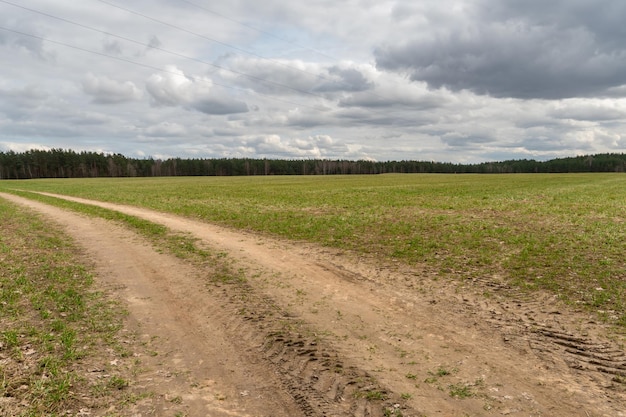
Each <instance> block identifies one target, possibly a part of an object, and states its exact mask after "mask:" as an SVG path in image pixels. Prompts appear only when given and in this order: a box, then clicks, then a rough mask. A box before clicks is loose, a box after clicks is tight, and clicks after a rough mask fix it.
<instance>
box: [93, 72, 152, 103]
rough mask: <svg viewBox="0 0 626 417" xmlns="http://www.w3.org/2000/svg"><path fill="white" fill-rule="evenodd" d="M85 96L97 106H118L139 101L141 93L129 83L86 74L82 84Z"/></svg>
mask: <svg viewBox="0 0 626 417" xmlns="http://www.w3.org/2000/svg"><path fill="white" fill-rule="evenodd" d="M82 87H83V91H84V92H85V94H88V95H90V96H92V100H93V102H94V103H97V104H119V103H124V102H129V101H136V100H139V99H141V97H142V92H141V90H139V89H138V88H137V87H136V86H135V84H134V83H132V82H130V81H124V82H120V81H115V80H112V79H110V78H108V77H106V76H99V77H98V76H96V75H94V74H92V73H88V74H87V75H86V76H85V78H84V79H83V82H82Z"/></svg>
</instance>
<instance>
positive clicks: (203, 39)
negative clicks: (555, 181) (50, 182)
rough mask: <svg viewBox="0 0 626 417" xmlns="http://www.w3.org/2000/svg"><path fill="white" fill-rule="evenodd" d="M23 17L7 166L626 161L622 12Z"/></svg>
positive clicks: (371, 5) (394, 6) (343, 5)
mask: <svg viewBox="0 0 626 417" xmlns="http://www.w3.org/2000/svg"><path fill="white" fill-rule="evenodd" d="M27 3H28V4H26V3H24V4H23V6H22V3H19V4H18V3H15V5H11V4H8V3H0V60H2V62H3V71H2V73H0V97H1V98H2V100H0V147H2V148H3V149H15V150H19V149H23V148H24V147H25V146H26V147H48V148H56V147H60V148H74V149H81V150H82V149H86V150H89V149H93V150H99V149H105V150H107V151H111V152H119V153H124V154H128V155H129V156H141V155H161V156H165V157H167V156H180V157H186V156H193V157H223V156H246V157H270V158H271V157H281V158H348V159H360V158H364V159H377V160H387V159H427V160H441V161H458V162H479V161H485V160H493V159H512V158H538V159H547V158H554V157H561V156H571V155H576V154H579V153H595V152H622V151H624V145H625V143H626V137H625V136H626V135H625V134H624V132H626V102H625V101H624V100H625V97H626V70H625V68H626V47H625V46H624V42H623V40H624V39H625V38H626V29H625V28H626V26H625V25H623V23H622V22H621V20H622V17H623V16H624V14H625V13H626V3H624V2H621V1H618V0H594V1H591V0H576V1H567V0H556V1H553V2H548V3H546V2H545V1H539V0H512V1H506V2H493V1H488V0H423V1H420V2H415V1H410V0H377V1H374V0H355V1H351V2H335V3H333V4H332V13H330V12H329V10H330V9H329V7H330V6H329V3H328V2H307V3H302V2H284V1H279V0H266V1H264V2H262V3H259V2H256V1H252V0H242V1H237V2H221V3H215V4H211V5H207V6H202V7H205V8H206V9H209V10H206V9H203V8H202V7H195V6H193V5H192V4H191V3H185V2H182V3H181V2H173V1H170V0H155V1H150V2H148V1H137V2H132V4H131V3H129V4H128V5H124V7H123V8H119V7H115V6H112V5H111V4H107V3H104V2H93V3H89V4H87V3H76V2H70V1H69V0H58V1H55V2H50V1H45V0H28V2H27ZM129 10H132V11H134V12H136V13H132V12H129ZM211 11H213V12H215V13H212V12H211ZM37 12H40V13H37ZM221 16H226V17H228V18H224V17H221ZM55 17H57V18H55Z"/></svg>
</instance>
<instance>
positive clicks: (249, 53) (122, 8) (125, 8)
mask: <svg viewBox="0 0 626 417" xmlns="http://www.w3.org/2000/svg"><path fill="white" fill-rule="evenodd" d="M95 1H98V2H100V3H103V4H107V5H109V6H111V7H114V8H116V9H119V10H123V11H125V12H128V13H131V14H134V15H136V16H140V17H143V18H144V19H147V20H151V21H153V22H156V23H159V24H161V25H164V26H167V27H170V28H172V29H176V30H179V31H181V32H184V33H187V34H189V35H193V36H197V37H199V38H201V39H204V40H207V41H209V42H213V43H216V44H218V45H221V46H224V47H226V48H229V49H233V50H235V51H237V52H241V53H244V54H246V55H250V56H254V57H255V58H259V59H262V60H265V61H268V62H271V63H273V64H276V65H280V66H282V67H286V68H290V69H292V70H295V71H298V72H302V73H305V74H309V75H312V76H314V77H318V78H320V77H323V76H320V74H315V73H313V72H309V71H306V70H303V69H302V68H298V67H294V66H292V65H288V64H285V63H284V62H281V61H278V60H276V59H272V58H267V57H264V56H263V55H259V54H257V53H255V52H252V51H248V50H246V49H243V48H240V47H238V46H235V45H231V44H229V43H226V42H222V41H220V40H217V39H214V38H211V37H209V36H206V35H203V34H201V33H196V32H194V31H191V30H189V29H185V28H183V27H180V26H177V25H174V24H171V23H168V22H165V21H163V20H160V19H157V18H154V17H152V16H148V15H146V14H144V13H141V12H138V11H135V10H132V9H129V8H127V7H123V6H120V5H117V4H115V3H112V2H110V1H107V0H95Z"/></svg>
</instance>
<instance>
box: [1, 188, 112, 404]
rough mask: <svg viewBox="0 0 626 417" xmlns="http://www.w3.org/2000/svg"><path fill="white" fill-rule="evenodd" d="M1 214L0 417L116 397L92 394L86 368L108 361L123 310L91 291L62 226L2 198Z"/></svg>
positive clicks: (89, 279) (102, 365) (108, 401)
mask: <svg viewBox="0 0 626 417" xmlns="http://www.w3.org/2000/svg"><path fill="white" fill-rule="evenodd" d="M0 213H1V216H0V329H2V330H1V331H0V397H1V398H2V403H1V404H2V407H1V408H2V412H3V413H6V414H3V415H13V416H33V415H48V416H57V415H65V414H67V413H72V415H73V414H75V413H78V411H79V409H80V408H91V407H97V406H98V404H100V405H102V404H104V403H103V402H105V403H106V404H108V405H110V404H113V403H115V401H116V398H115V396H112V395H110V393H108V392H103V393H102V394H103V395H102V396H101V398H99V399H96V398H94V397H93V396H91V395H90V393H91V392H92V390H93V388H94V386H95V384H94V383H93V381H92V380H91V379H90V378H89V376H88V375H87V374H88V373H89V372H88V371H87V367H89V366H93V367H97V368H99V369H104V368H106V367H107V366H106V364H105V363H103V361H105V359H103V358H110V357H111V355H114V353H113V352H115V350H116V348H117V345H118V339H117V332H118V330H119V328H120V327H119V325H118V324H115V323H120V322H121V319H122V317H123V315H124V312H123V311H122V310H121V309H120V308H119V306H117V305H116V304H114V303H112V302H110V301H108V300H107V299H106V298H105V296H104V295H103V294H101V293H98V292H96V291H94V290H93V289H92V276H91V274H90V273H89V270H88V268H87V267H85V266H83V265H81V264H80V263H79V262H77V255H76V248H74V246H73V245H72V243H71V242H70V241H69V240H68V239H67V238H66V237H65V236H64V235H63V234H62V233H61V232H60V231H59V230H57V229H55V228H54V227H53V226H51V225H50V224H46V223H44V222H42V221H41V220H40V219H39V217H37V216H36V215H34V214H33V213H30V212H28V211H25V210H23V209H21V208H17V207H16V206H14V205H11V204H8V203H7V202H5V201H4V200H2V199H0ZM105 362H106V361H105ZM86 364H87V365H86ZM111 373H114V372H111ZM86 398H89V400H86ZM99 401H102V402H99Z"/></svg>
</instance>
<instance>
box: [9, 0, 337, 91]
mask: <svg viewBox="0 0 626 417" xmlns="http://www.w3.org/2000/svg"><path fill="white" fill-rule="evenodd" d="M0 3H5V4H9V5H11V6H14V7H18V8H20V9H23V10H27V11H29V12H32V13H37V14H40V15H43V16H46V17H49V18H52V19H56V20H60V21H62V22H65V23H69V24H71V25H74V26H78V27H80V28H83V29H87V30H91V31H93V32H98V33H102V34H104V35H107V36H111V37H114V38H118V39H122V40H124V41H127V42H131V43H134V44H136V45H140V46H144V47H146V48H150V49H155V50H158V51H161V52H165V53H167V54H170V55H174V56H177V57H179V58H184V59H188V60H190V61H195V62H198V63H201V64H205V65H210V66H212V67H214V68H218V69H221V70H224V71H228V72H231V73H233V74H236V75H240V76H243V77H247V78H249V79H252V80H255V81H261V82H264V83H267V84H272V85H274V86H277V87H282V88H286V89H289V90H292V91H295V92H298V93H301V94H307V95H310V96H313V97H318V98H321V99H326V98H325V97H324V96H322V95H321V94H316V93H313V92H310V91H306V90H301V89H299V88H295V87H291V86H289V85H287V84H282V83H278V82H276V81H272V80H268V79H265V78H262V77H257V76H255V75H251V74H247V73H245V72H241V71H236V70H232V69H230V68H226V67H223V66H221V65H218V64H215V63H213V62H208V61H204V60H201V59H198V58H194V57H190V56H187V55H184V54H181V53H178V52H174V51H169V50H167V49H164V48H161V47H159V46H154V45H150V44H147V43H144V42H140V41H137V40H134V39H130V38H127V37H125V36H120V35H116V34H114V33H111V32H107V31H104V30H100V29H97V28H94V27H92V26H88V25H85V24H82V23H78V22H75V21H72V20H69V19H65V18H63V17H59V16H55V15H52V14H49V13H46V12H42V11H40V10H35V9H31V8H28V7H24V6H22V5H19V4H15V3H12V2H10V1H6V0H0Z"/></svg>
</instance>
